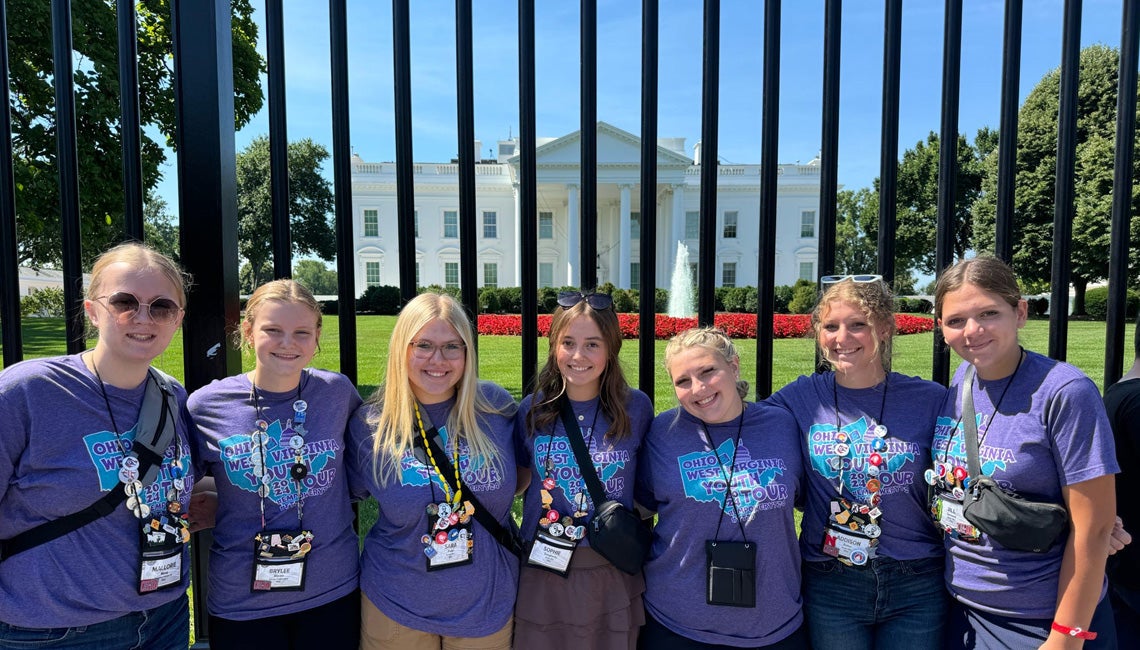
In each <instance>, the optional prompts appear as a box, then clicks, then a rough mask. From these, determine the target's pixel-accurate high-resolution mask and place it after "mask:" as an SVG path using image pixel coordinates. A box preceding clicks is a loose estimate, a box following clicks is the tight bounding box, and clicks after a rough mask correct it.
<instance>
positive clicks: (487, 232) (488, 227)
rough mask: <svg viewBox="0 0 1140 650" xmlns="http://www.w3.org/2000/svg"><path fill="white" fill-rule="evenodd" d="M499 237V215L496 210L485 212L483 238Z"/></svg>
mask: <svg viewBox="0 0 1140 650" xmlns="http://www.w3.org/2000/svg"><path fill="white" fill-rule="evenodd" d="M498 238H499V215H498V214H496V213H494V212H484V213H483V239H498Z"/></svg>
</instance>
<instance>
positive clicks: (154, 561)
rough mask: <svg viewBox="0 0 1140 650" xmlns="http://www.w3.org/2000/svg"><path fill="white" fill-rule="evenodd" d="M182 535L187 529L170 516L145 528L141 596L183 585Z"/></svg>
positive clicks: (156, 519)
mask: <svg viewBox="0 0 1140 650" xmlns="http://www.w3.org/2000/svg"><path fill="white" fill-rule="evenodd" d="M183 533H184V528H182V527H181V526H180V525H179V524H178V520H177V519H176V518H173V517H172V516H171V515H170V514H169V513H166V514H164V515H161V516H159V515H156V516H155V517H154V518H151V519H150V520H149V521H147V522H145V523H144V524H143V526H142V529H141V533H140V534H139V594H148V593H151V592H155V591H158V590H159V589H166V588H168V587H174V586H178V585H180V584H182V549H183V548H185V547H184V546H183V542H182V540H183ZM187 536H188V534H187Z"/></svg>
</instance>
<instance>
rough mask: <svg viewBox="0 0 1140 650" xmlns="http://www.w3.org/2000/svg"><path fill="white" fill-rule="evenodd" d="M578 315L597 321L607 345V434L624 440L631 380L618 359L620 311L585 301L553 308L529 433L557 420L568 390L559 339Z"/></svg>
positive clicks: (603, 390) (601, 396)
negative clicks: (559, 403) (560, 367)
mask: <svg viewBox="0 0 1140 650" xmlns="http://www.w3.org/2000/svg"><path fill="white" fill-rule="evenodd" d="M579 317H581V318H589V319H590V320H592V321H594V324H595V325H597V326H598V330H600V331H601V333H602V340H603V341H604V342H605V344H606V368H605V370H603V371H602V377H601V382H600V386H599V387H598V400H599V404H600V406H601V408H602V412H603V413H605V414H606V417H607V418H608V419H609V421H610V429H609V431H607V432H606V437H607V438H612V439H613V440H621V439H622V438H624V437H626V436H627V435H629V432H630V423H629V413H627V412H626V401H628V399H629V383H627V382H626V380H625V373H624V372H622V369H621V361H620V360H619V359H618V353H619V352H621V340H622V339H621V325H619V324H618V317H617V313H616V312H615V311H614V310H613V308H612V307H610V308H607V309H602V310H597V309H594V308H593V307H591V306H590V305H589V303H588V302H587V301H585V300H582V301H581V302H579V303H578V304H576V305H574V306H573V307H570V308H568V309H567V308H565V307H559V308H558V309H556V310H554V319H553V320H552V321H551V323H550V334H549V336H548V337H547V340H548V341H549V342H550V346H549V350H548V352H547V355H546V365H545V366H543V367H542V371H541V372H539V373H538V381H537V382H536V383H535V389H534V400H533V402H532V404H531V408H530V413H528V414H527V420H528V422H527V424H528V425H529V426H528V433H529V434H530V435H536V434H537V433H538V432H539V431H542V430H544V429H546V428H547V427H551V426H554V422H555V420H557V419H558V409H559V407H558V402H559V399H560V398H561V397H562V395H563V393H565V392H566V380H565V379H563V377H562V373H561V372H560V371H559V370H558V359H557V357H556V355H557V353H558V341H559V339H561V338H562V335H563V334H564V333H565V332H566V328H567V327H569V326H570V323H571V322H573V321H574V319H576V318H579ZM539 395H541V396H542V401H539V399H538V397H539Z"/></svg>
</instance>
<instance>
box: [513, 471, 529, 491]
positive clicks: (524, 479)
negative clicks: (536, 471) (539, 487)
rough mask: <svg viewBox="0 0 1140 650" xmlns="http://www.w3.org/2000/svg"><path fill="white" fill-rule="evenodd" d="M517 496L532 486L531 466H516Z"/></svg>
mask: <svg viewBox="0 0 1140 650" xmlns="http://www.w3.org/2000/svg"><path fill="white" fill-rule="evenodd" d="M515 471H516V476H517V478H516V479H515V496H516V497H517V496H520V495H521V494H522V493H523V492H526V489H527V488H528V487H530V468H529V467H523V466H522V465H519V466H517V467H516V470H515Z"/></svg>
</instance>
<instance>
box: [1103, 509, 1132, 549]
mask: <svg viewBox="0 0 1140 650" xmlns="http://www.w3.org/2000/svg"><path fill="white" fill-rule="evenodd" d="M1131 543H1132V535H1130V534H1128V531H1127V530H1124V522H1123V521H1122V520H1121V519H1120V517H1117V518H1116V523H1115V524H1113V526H1112V534H1111V535H1109V537H1108V554H1109V555H1114V554H1115V553H1116V552H1117V551H1122V550H1124V547H1125V546H1128V545H1129V544H1131Z"/></svg>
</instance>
